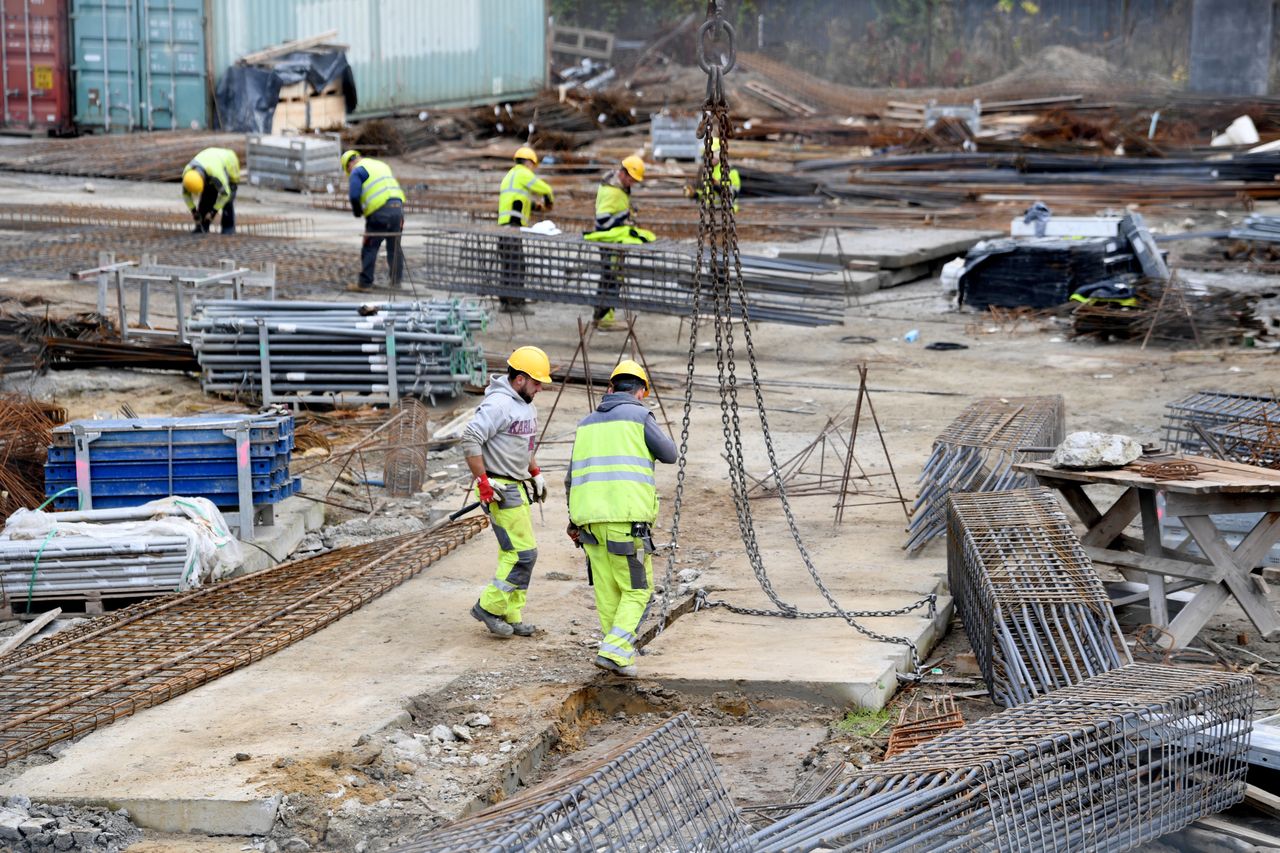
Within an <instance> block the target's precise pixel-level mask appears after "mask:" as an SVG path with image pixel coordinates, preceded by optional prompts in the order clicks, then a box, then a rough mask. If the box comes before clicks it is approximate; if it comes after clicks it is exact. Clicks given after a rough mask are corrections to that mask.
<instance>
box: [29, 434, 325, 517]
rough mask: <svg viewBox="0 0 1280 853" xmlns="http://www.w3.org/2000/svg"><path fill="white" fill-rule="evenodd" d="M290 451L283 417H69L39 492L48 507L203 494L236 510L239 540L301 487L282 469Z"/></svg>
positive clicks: (125, 504) (51, 449) (55, 442)
mask: <svg viewBox="0 0 1280 853" xmlns="http://www.w3.org/2000/svg"><path fill="white" fill-rule="evenodd" d="M292 452H293V416H292V415H287V414H283V415H282V414H271V413H269V414H261V415H208V416H200V417H190V418H126V419H121V420H101V421H72V422H71V423H69V424H66V425H64V426H60V427H58V428H56V429H55V430H54V431H53V443H52V444H51V445H50V446H49V453H48V459H47V461H46V462H45V469H44V470H45V494H46V496H48V497H49V498H50V499H51V501H52V505H53V508H54V509H55V510H71V509H82V510H88V509H94V508H98V509H104V508H110V507H131V506H137V505H139V504H143V503H146V502H147V501H150V500H153V499H154V498H157V497H168V496H170V495H182V496H185V497H201V498H207V499H209V500H210V501H212V502H213V504H214V505H215V506H217V507H220V508H225V509H231V510H236V511H238V513H239V517H238V519H237V524H238V525H239V527H240V533H241V538H242V539H249V538H252V535H253V532H252V531H253V518H254V515H255V511H256V508H259V507H267V508H269V507H271V506H273V505H274V504H277V503H279V502H280V501H283V500H284V499H285V498H287V497H289V496H290V495H293V494H294V493H296V492H297V491H298V490H300V489H301V488H302V481H301V480H300V479H295V478H294V477H292V476H291V475H290V473H289V463H290V459H291V455H292ZM264 521H266V523H271V522H270V520H268V519H264Z"/></svg>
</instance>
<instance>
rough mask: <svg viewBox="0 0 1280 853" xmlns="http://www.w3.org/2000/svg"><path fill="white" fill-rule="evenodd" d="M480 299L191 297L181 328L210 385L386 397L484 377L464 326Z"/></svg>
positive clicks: (449, 390)
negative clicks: (191, 310) (193, 302)
mask: <svg viewBox="0 0 1280 853" xmlns="http://www.w3.org/2000/svg"><path fill="white" fill-rule="evenodd" d="M487 322H488V318H487V314H486V313H485V311H484V309H483V308H482V307H480V306H478V305H476V304H472V303H461V302H456V301H424V302H303V301H296V302H284V301H279V302H275V301H258V302H255V301H249V300H240V301H231V300H218V301H209V302H204V303H201V304H200V305H198V306H197V308H196V313H195V316H194V317H193V319H192V320H191V322H190V323H189V324H188V329H189V331H190V333H191V336H192V345H193V347H194V348H195V351H196V357H197V358H198V359H199V362H200V367H201V370H202V373H201V384H202V386H203V387H204V390H205V391H207V392H210V393H223V394H237V395H245V396H249V397H253V398H260V399H261V400H262V401H263V402H264V403H272V402H290V403H292V402H302V403H328V404H336V403H341V402H346V401H348V400H350V399H352V398H355V399H358V400H360V401H361V402H381V403H389V402H394V401H396V400H398V399H399V398H400V397H401V396H404V395H410V394H412V395H415V396H420V397H427V398H429V399H434V398H435V397H436V396H446V397H454V396H457V395H458V394H459V393H461V391H462V386H463V385H464V384H466V383H480V382H483V381H484V368H485V362H484V351H483V350H482V349H481V347H480V345H479V344H477V343H475V342H474V341H473V340H472V337H471V335H472V331H473V330H477V329H483V328H484V327H485V325H486V324H487Z"/></svg>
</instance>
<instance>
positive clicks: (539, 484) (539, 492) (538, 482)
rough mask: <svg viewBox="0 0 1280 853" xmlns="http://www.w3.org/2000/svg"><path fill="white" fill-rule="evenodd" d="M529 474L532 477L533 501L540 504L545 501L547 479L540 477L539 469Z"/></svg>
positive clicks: (540, 471)
mask: <svg viewBox="0 0 1280 853" xmlns="http://www.w3.org/2000/svg"><path fill="white" fill-rule="evenodd" d="M529 473H530V474H532V475H533V499H534V501H535V502H537V503H542V502H543V501H545V500H546V499H547V478H546V477H544V476H542V470H541V469H540V468H534V469H533V470H532V471H530V472H529Z"/></svg>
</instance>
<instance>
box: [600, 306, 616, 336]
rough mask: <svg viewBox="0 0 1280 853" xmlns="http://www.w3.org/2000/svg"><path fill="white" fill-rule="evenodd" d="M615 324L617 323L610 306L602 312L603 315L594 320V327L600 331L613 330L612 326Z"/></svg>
mask: <svg viewBox="0 0 1280 853" xmlns="http://www.w3.org/2000/svg"><path fill="white" fill-rule="evenodd" d="M616 325H617V318H616V317H615V316H614V313H613V309H612V308H610V309H609V310H608V311H606V312H604V316H603V317H601V318H600V319H598V320H596V328H597V329H599V330H600V331H602V332H611V331H613V328H614V326H616Z"/></svg>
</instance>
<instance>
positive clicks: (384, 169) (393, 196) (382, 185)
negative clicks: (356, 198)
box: [356, 157, 404, 219]
mask: <svg viewBox="0 0 1280 853" xmlns="http://www.w3.org/2000/svg"><path fill="white" fill-rule="evenodd" d="M361 167H363V168H364V170H365V171H366V172H368V173H369V177H367V178H365V179H364V185H363V186H362V187H361V188H360V210H361V211H362V213H363V214H364V216H365V218H366V219H367V218H368V217H370V216H372V215H373V214H374V213H376V212H377V211H378V209H379V208H381V207H382V206H383V205H384V204H386V203H387V202H389V201H392V200H395V201H400V202H403V201H404V190H402V189H400V183H399V182H398V181H397V180H396V178H395V175H393V174H391V167H390V166H388V165H387V164H386V163H384V162H382V161H381V160H374V159H373V158H372V157H362V158H360V162H359V163H358V164H356V168H357V169H358V168H361Z"/></svg>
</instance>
